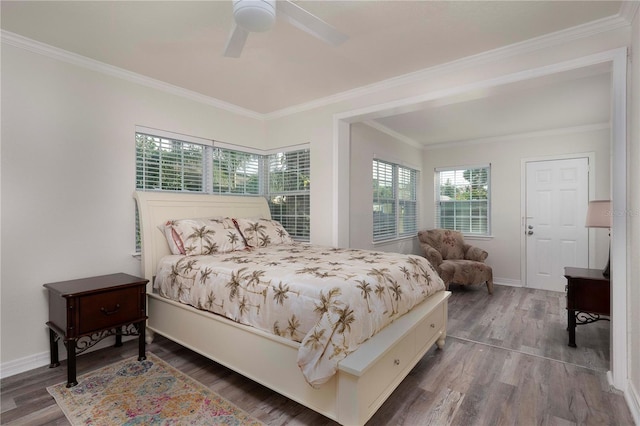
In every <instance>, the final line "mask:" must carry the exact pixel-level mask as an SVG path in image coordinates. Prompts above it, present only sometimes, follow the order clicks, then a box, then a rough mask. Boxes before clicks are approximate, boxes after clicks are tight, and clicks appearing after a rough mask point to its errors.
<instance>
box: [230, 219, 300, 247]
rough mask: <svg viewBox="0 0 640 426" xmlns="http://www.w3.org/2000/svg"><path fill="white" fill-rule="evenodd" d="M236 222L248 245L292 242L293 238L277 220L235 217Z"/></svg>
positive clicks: (260, 245)
mask: <svg viewBox="0 0 640 426" xmlns="http://www.w3.org/2000/svg"><path fill="white" fill-rule="evenodd" d="M236 222H237V223H238V229H240V232H242V235H244V238H245V239H246V240H247V245H248V246H250V247H268V246H273V245H278V244H291V243H293V238H291V236H290V235H289V233H288V232H287V231H286V230H285V229H284V227H283V226H282V225H281V224H280V222H278V221H277V220H272V219H246V218H244V219H236Z"/></svg>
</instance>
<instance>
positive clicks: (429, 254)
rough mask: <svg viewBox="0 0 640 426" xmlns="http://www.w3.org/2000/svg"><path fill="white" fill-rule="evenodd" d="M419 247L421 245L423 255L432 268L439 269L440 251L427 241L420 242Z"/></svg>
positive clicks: (440, 261)
mask: <svg viewBox="0 0 640 426" xmlns="http://www.w3.org/2000/svg"><path fill="white" fill-rule="evenodd" d="M420 247H422V252H423V253H424V257H426V258H427V260H428V261H429V262H431V264H432V265H433V266H434V268H436V269H439V265H440V264H441V263H442V255H441V254H440V252H439V251H438V250H436V249H434V248H433V247H431V246H430V245H429V244H427V243H420Z"/></svg>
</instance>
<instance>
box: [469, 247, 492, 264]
mask: <svg viewBox="0 0 640 426" xmlns="http://www.w3.org/2000/svg"><path fill="white" fill-rule="evenodd" d="M487 257H489V253H488V252H487V251H485V250H483V249H481V248H480V247H474V246H472V245H470V244H465V245H464V258H465V259H467V260H474V261H476V262H484V260H485V259H486V258H487Z"/></svg>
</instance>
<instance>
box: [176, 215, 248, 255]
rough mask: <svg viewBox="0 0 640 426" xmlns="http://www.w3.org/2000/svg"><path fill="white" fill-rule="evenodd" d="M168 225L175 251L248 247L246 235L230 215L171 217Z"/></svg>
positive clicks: (191, 252)
mask: <svg viewBox="0 0 640 426" xmlns="http://www.w3.org/2000/svg"><path fill="white" fill-rule="evenodd" d="M164 228H165V229H164V232H165V237H166V238H167V243H168V244H169V248H170V249H171V253H173V254H182V255H187V256H199V255H211V254H217V253H229V252H231V251H235V250H243V249H244V248H245V245H244V241H243V239H242V235H240V232H239V231H238V230H237V229H236V227H235V225H234V224H233V221H232V219H230V218H213V219H177V220H170V221H168V222H167V223H166V224H165V227H164Z"/></svg>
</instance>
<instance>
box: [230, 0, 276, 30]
mask: <svg viewBox="0 0 640 426" xmlns="http://www.w3.org/2000/svg"><path fill="white" fill-rule="evenodd" d="M233 19H235V21H236V24H238V25H239V26H241V27H242V28H244V29H245V30H247V31H251V32H263V31H267V30H269V29H271V27H273V24H274V22H275V20H276V4H275V0H234V1H233Z"/></svg>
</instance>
